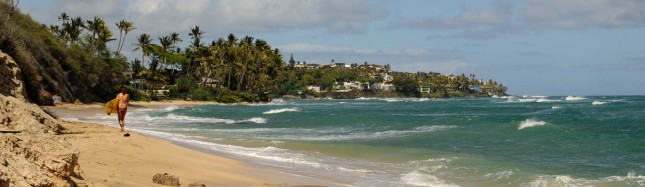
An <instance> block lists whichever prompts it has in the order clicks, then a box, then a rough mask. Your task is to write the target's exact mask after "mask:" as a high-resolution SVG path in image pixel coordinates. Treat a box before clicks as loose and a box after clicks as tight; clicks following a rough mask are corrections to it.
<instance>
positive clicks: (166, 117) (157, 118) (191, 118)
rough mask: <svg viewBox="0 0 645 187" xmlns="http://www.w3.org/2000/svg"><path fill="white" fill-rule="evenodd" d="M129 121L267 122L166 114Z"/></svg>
mask: <svg viewBox="0 0 645 187" xmlns="http://www.w3.org/2000/svg"><path fill="white" fill-rule="evenodd" d="M128 120H129V121H134V122H135V123H136V122H140V123H149V122H162V123H169V124H177V123H186V122H189V123H213V124H218V123H220V124H239V123H257V124H260V123H266V122H267V120H266V119H264V118H260V117H254V118H249V119H240V120H235V119H220V118H210V117H196V116H184V115H177V114H168V115H164V116H150V115H148V114H143V115H132V116H129V118H128Z"/></svg>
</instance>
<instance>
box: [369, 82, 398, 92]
mask: <svg viewBox="0 0 645 187" xmlns="http://www.w3.org/2000/svg"><path fill="white" fill-rule="evenodd" d="M372 89H375V90H383V91H394V89H395V87H394V85H393V84H389V83H374V84H372Z"/></svg>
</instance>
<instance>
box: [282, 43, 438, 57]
mask: <svg viewBox="0 0 645 187" xmlns="http://www.w3.org/2000/svg"><path fill="white" fill-rule="evenodd" d="M276 47H277V48H279V49H280V50H281V51H285V52H300V53H337V54H360V55H404V56H428V55H431V54H432V52H430V51H429V50H426V49H418V48H417V49H415V48H408V49H372V48H351V47H338V46H329V45H315V44H306V43H295V44H287V45H280V46H276Z"/></svg>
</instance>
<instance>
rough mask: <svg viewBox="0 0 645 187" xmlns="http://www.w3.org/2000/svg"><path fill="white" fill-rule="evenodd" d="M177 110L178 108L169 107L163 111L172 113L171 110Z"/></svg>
mask: <svg viewBox="0 0 645 187" xmlns="http://www.w3.org/2000/svg"><path fill="white" fill-rule="evenodd" d="M177 109H179V107H178V106H169V107H166V108H164V109H163V110H165V111H173V110H177Z"/></svg>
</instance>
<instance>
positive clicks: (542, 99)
mask: <svg viewBox="0 0 645 187" xmlns="http://www.w3.org/2000/svg"><path fill="white" fill-rule="evenodd" d="M560 101H561V100H557V99H546V98H539V99H537V100H535V102H537V103H552V102H560Z"/></svg>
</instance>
